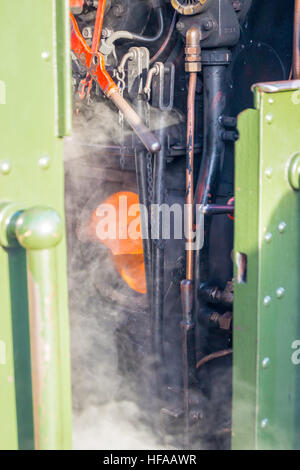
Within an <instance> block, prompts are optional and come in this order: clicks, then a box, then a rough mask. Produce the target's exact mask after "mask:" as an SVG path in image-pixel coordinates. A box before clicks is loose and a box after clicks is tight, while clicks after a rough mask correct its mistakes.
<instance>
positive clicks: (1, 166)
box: [0, 160, 11, 175]
mask: <svg viewBox="0 0 300 470" xmlns="http://www.w3.org/2000/svg"><path fill="white" fill-rule="evenodd" d="M10 171H11V164H10V162H8V161H7V160H4V161H2V162H0V172H1V173H2V175H8V174H9V173H10Z"/></svg>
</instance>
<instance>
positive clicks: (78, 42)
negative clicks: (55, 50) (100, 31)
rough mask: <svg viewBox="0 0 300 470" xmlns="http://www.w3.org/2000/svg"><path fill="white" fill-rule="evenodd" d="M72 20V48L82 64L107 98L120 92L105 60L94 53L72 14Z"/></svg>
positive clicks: (100, 55) (97, 53)
mask: <svg viewBox="0 0 300 470" xmlns="http://www.w3.org/2000/svg"><path fill="white" fill-rule="evenodd" d="M70 19H71V48H72V51H73V52H74V54H75V55H76V56H77V58H78V59H79V60H80V62H81V63H82V64H83V65H84V66H85V67H86V68H87V70H88V72H89V74H90V75H91V76H92V78H93V80H95V81H96V82H97V83H98V84H99V86H100V88H101V90H102V91H103V93H105V95H106V96H107V97H110V95H111V94H112V93H113V92H118V87H117V85H116V84H115V82H114V81H113V79H112V78H111V76H110V75H109V73H108V72H107V70H106V68H105V63H104V58H103V56H102V54H100V52H96V53H93V51H92V49H91V48H90V47H89V46H88V45H87V43H86V41H85V40H84V39H83V37H82V35H81V33H80V31H79V28H78V25H77V22H76V20H75V18H74V16H73V15H72V13H71V12H70Z"/></svg>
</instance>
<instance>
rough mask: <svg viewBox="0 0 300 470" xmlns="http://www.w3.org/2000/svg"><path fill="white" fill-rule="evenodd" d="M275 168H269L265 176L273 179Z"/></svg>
mask: <svg viewBox="0 0 300 470" xmlns="http://www.w3.org/2000/svg"><path fill="white" fill-rule="evenodd" d="M272 174H273V168H271V167H269V168H267V169H266V170H265V175H266V177H267V178H272Z"/></svg>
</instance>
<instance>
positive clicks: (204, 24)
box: [203, 20, 214, 31]
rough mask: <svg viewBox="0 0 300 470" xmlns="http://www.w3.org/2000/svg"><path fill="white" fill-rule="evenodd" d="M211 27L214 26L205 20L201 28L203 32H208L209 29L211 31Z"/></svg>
mask: <svg viewBox="0 0 300 470" xmlns="http://www.w3.org/2000/svg"><path fill="white" fill-rule="evenodd" d="M213 26H214V24H213V22H212V20H206V21H204V23H203V28H204V30H205V31H210V30H211V29H213Z"/></svg>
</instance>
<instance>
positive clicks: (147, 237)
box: [135, 150, 152, 311]
mask: <svg viewBox="0 0 300 470" xmlns="http://www.w3.org/2000/svg"><path fill="white" fill-rule="evenodd" d="M146 154H147V152H146V151H145V150H139V151H137V152H136V154H135V168H136V178H137V186H138V194H139V203H140V205H141V206H142V207H141V212H140V213H141V230H142V235H143V250H144V263H145V275H146V285H147V296H148V304H149V310H150V311H151V308H152V265H151V248H152V247H151V233H150V230H151V229H150V201H149V196H148V184H147V182H148V173H147V158H146V157H147V155H146ZM145 209H146V210H145Z"/></svg>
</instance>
